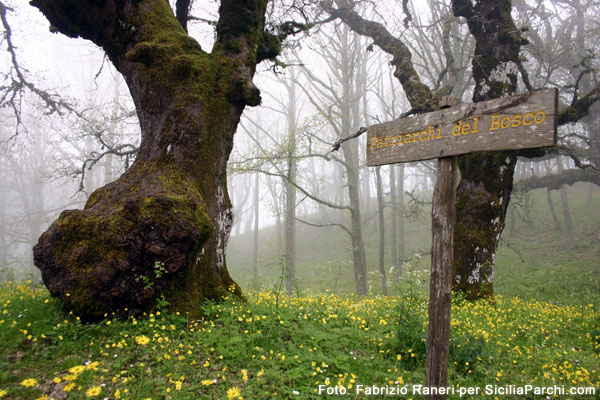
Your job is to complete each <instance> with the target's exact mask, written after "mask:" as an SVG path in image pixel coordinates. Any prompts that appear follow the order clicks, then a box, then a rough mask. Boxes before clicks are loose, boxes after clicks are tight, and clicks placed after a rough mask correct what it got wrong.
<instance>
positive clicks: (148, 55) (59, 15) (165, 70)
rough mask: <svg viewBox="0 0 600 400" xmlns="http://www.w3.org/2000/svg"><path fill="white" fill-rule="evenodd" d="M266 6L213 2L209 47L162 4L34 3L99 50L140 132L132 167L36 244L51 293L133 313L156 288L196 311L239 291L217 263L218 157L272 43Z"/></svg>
mask: <svg viewBox="0 0 600 400" xmlns="http://www.w3.org/2000/svg"><path fill="white" fill-rule="evenodd" d="M266 3H267V1H266V0H250V1H244V2H240V1H231V0H224V1H221V6H220V9H219V14H220V19H219V22H218V25H217V39H216V43H215V46H214V48H213V49H212V52H211V53H207V52H206V51H204V50H203V49H201V47H200V46H199V44H198V43H197V42H196V41H195V40H194V39H192V38H191V37H189V36H188V35H187V34H186V33H185V31H184V29H183V28H182V26H181V24H179V22H178V21H177V19H176V18H175V16H174V15H173V11H172V10H171V8H170V6H169V3H168V2H167V1H164V0H107V1H102V2H98V1H92V0H33V1H32V2H31V4H32V5H34V6H35V7H37V8H39V9H40V11H42V13H44V15H45V16H46V17H47V18H48V20H49V21H50V23H51V24H52V26H53V27H55V28H56V29H57V30H58V31H60V32H61V33H63V34H65V35H67V36H70V37H82V38H85V39H89V40H91V41H93V42H94V43H95V44H96V45H98V46H100V47H102V48H103V49H104V51H105V52H106V54H107V56H108V57H109V59H110V60H111V61H112V63H113V64H114V65H115V67H116V68H117V70H119V72H121V73H122V74H123V77H124V78H125V81H126V82H127V85H128V87H129V91H130V93H131V96H132V98H133V101H134V104H135V107H136V110H137V114H138V118H139V121H140V126H141V132H142V140H141V145H140V150H139V154H138V156H137V159H136V161H135V163H134V164H133V165H132V166H131V168H130V169H129V170H127V172H126V173H124V174H123V175H122V176H121V177H120V178H119V179H118V180H117V181H115V182H113V183H111V184H108V185H106V186H104V187H102V188H100V189H98V190H96V191H95V192H94V193H93V194H92V195H91V196H90V198H89V199H88V201H87V203H86V205H85V207H84V209H83V210H69V211H65V212H63V213H62V214H61V216H60V218H59V219H58V220H57V221H56V222H54V224H52V226H51V227H50V228H49V229H48V231H47V232H45V233H44V234H43V235H42V236H41V237H40V240H39V243H38V244H37V245H36V246H35V248H34V258H35V265H36V266H37V267H38V268H39V269H40V270H41V271H42V277H43V280H44V283H45V284H46V286H47V287H48V288H49V290H50V292H51V294H52V295H53V296H58V297H60V298H62V299H63V300H64V302H65V305H66V306H67V307H68V308H69V309H71V310H73V311H74V312H75V313H77V314H79V315H81V316H82V317H83V318H85V319H99V318H102V316H103V315H104V314H105V313H110V312H115V311H125V310H126V309H127V310H128V312H129V313H134V312H139V311H142V310H145V309H148V308H149V307H152V306H153V305H154V303H155V300H156V298H157V297H160V296H164V298H165V299H166V300H167V301H168V302H170V304H171V306H172V307H173V308H174V309H177V310H180V311H189V312H190V313H192V314H198V313H199V310H200V305H201V302H202V301H203V300H204V299H207V298H209V299H220V298H221V297H222V296H226V295H230V294H231V293H230V292H233V293H234V294H236V295H241V291H240V288H239V287H238V286H237V285H236V284H235V283H234V282H233V280H232V279H231V277H230V275H229V273H228V271H227V267H226V265H225V247H226V244H227V240H228V236H229V231H230V229H231V221H232V213H231V204H230V200H229V195H228V193H227V184H226V163H227V160H228V157H229V154H230V152H231V149H232V145H233V135H234V132H235V129H236V126H237V124H238V122H239V118H240V115H241V113H242V111H243V109H244V107H245V106H246V105H251V106H252V105H257V104H259V103H260V93H259V91H258V89H257V88H256V87H255V86H254V85H253V84H252V77H253V75H254V72H255V68H256V64H257V63H258V62H260V61H261V60H262V59H265V58H270V57H273V56H274V55H275V54H276V53H277V51H278V50H279V47H278V43H276V42H274V41H273V37H272V36H271V35H269V34H267V33H265V32H264V13H265V10H266ZM161 263H162V264H161ZM160 265H162V266H163V267H162V268H164V270H165V271H164V272H160V269H161V268H160V267H158V266H160Z"/></svg>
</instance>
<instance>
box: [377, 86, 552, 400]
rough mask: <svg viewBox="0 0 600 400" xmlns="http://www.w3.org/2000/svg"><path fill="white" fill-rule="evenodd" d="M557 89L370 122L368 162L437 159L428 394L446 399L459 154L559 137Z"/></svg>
mask: <svg viewBox="0 0 600 400" xmlns="http://www.w3.org/2000/svg"><path fill="white" fill-rule="evenodd" d="M556 114H557V90H556V89H547V90H540V91H537V92H532V93H526V94H521V95H517V96H510V97H503V98H500V99H493V100H488V101H483V102H479V103H474V104H467V105H462V106H457V107H453V108H448V109H442V110H439V111H434V112H430V113H427V114H421V115H417V116H413V117H409V118H402V119H399V120H396V121H391V122H385V123H383V124H378V125H373V126H370V127H369V128H368V134H367V166H377V165H384V164H394V163H400V162H408V161H419V160H429V159H432V158H438V171H437V172H438V176H437V183H436V186H435V191H434V194H433V205H432V221H431V230H432V247H431V280H430V293H429V333H428V337H427V361H426V365H425V388H424V393H427V394H426V396H425V398H426V399H436V400H437V399H445V398H446V395H447V394H448V393H452V391H451V388H449V387H448V355H449V347H450V346H449V344H450V306H451V304H450V303H451V286H452V264H453V260H454V256H453V247H454V246H453V228H454V224H455V219H456V210H455V205H454V202H455V198H456V173H457V159H456V157H454V156H456V155H460V154H466V153H472V152H478V151H491V150H517V149H527V148H535V147H549V146H554V145H555V144H556Z"/></svg>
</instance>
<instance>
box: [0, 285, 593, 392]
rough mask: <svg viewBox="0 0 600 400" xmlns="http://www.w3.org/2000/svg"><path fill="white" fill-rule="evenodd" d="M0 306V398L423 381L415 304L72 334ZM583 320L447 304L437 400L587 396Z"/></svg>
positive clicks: (291, 308) (42, 304) (536, 310)
mask: <svg viewBox="0 0 600 400" xmlns="http://www.w3.org/2000/svg"><path fill="white" fill-rule="evenodd" d="M0 293H1V294H0V315H1V316H2V317H1V318H2V319H1V320H0V341H1V342H2V343H3V346H2V348H1V350H0V371H2V372H1V374H0V397H2V398H6V399H49V398H55V399H64V398H67V397H68V398H69V399H86V398H95V399H101V398H109V399H118V398H122V399H235V398H242V397H243V398H245V399H271V398H273V399H292V398H297V399H311V398H323V397H324V393H325V392H326V390H327V389H329V390H331V391H335V390H337V391H338V392H340V391H342V390H345V391H347V398H362V397H365V396H364V394H365V393H366V390H368V389H365V388H371V387H372V386H373V385H375V386H377V387H387V388H399V389H402V388H406V390H407V391H408V394H407V395H406V396H403V398H413V399H419V398H422V396H421V395H420V393H419V392H418V390H417V391H416V392H415V390H416V389H417V388H418V386H413V385H419V384H422V383H423V380H424V371H423V365H424V358H425V345H424V342H423V339H424V337H425V326H426V308H427V307H426V301H425V298H424V297H422V296H417V297H413V298H411V297H408V296H405V297H387V298H386V297H377V298H369V299H359V298H354V297H352V296H343V297H338V296H335V295H332V294H321V295H314V296H303V297H297V298H286V297H283V296H278V294H277V293H273V292H258V293H250V295H249V298H248V301H247V302H245V303H241V302H239V301H236V300H233V299H229V300H226V301H224V302H222V303H220V304H207V305H206V310H205V312H206V316H205V318H204V319H202V320H198V321H190V320H188V319H186V318H185V317H184V316H182V315H176V314H169V313H167V312H164V311H163V312H161V311H160V310H159V311H156V312H154V313H153V314H149V315H146V316H144V317H143V318H139V319H134V318H130V319H128V320H126V321H122V320H117V319H115V318H111V317H110V316H107V318H106V319H105V320H104V321H103V322H102V323H99V324H92V325H90V324H88V325H85V324H81V323H80V321H79V320H78V319H77V318H76V317H74V316H73V315H65V314H64V313H63V312H62V311H61V305H60V304H59V302H58V301H57V300H55V299H52V298H50V297H49V295H48V293H47V291H46V290H44V289H41V288H39V287H35V286H31V284H27V283H25V284H19V285H16V284H12V283H9V284H4V285H3V286H2V290H1V292H0ZM597 307H598V305H594V304H586V305H583V306H581V307H576V306H556V305H552V304H549V303H546V302H538V301H525V300H521V299H519V298H505V297H503V296H498V297H497V298H496V300H495V302H488V301H481V302H476V303H470V302H465V301H462V300H460V299H456V300H455V302H454V304H453V316H452V339H451V364H450V370H449V382H450V385H452V387H453V388H454V390H455V391H456V393H455V394H454V395H452V396H450V398H459V395H458V394H459V392H458V391H459V390H460V388H463V389H465V390H466V388H473V390H474V388H475V387H479V388H481V389H480V390H482V391H484V390H485V388H486V385H489V386H487V387H488V388H489V390H494V389H493V388H494V387H496V388H500V389H501V390H502V388H506V387H509V385H517V386H522V387H525V385H532V387H548V386H553V385H557V386H559V387H561V388H562V387H564V388H565V390H570V388H571V387H576V388H579V389H580V390H584V389H583V388H586V387H587V388H594V387H596V390H598V387H600V375H599V371H600V366H599V357H598V355H599V351H600V336H599V335H600V325H599V322H600V319H599V314H598V309H597ZM361 385H363V386H361ZM336 388H337V389H336ZM361 388H362V389H363V390H365V393H362V394H361V393H360V392H357V390H359V391H360V389H361ZM503 390H506V389H503ZM320 392H321V394H319V393H320ZM374 398H379V397H377V396H375V397H374ZM463 398H481V396H468V395H466V396H464V397H463ZM489 398H491V399H493V398H499V399H507V398H515V399H517V398H523V397H522V396H505V395H498V396H490V397H489ZM529 398H545V396H541V397H539V396H529ZM565 398H575V399H579V398H582V399H583V398H590V399H592V398H595V397H594V396H592V395H587V396H584V395H581V396H566V397H565Z"/></svg>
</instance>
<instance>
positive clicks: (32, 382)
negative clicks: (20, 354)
mask: <svg viewBox="0 0 600 400" xmlns="http://www.w3.org/2000/svg"><path fill="white" fill-rule="evenodd" d="M36 383H37V380H35V379H34V378H28V379H25V380H23V381H22V382H21V386H25V387H33V386H35V384H36Z"/></svg>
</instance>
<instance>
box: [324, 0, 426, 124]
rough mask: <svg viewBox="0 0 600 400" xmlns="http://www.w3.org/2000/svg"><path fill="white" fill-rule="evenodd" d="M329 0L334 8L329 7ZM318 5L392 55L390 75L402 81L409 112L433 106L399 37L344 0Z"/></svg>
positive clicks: (424, 109) (416, 111) (410, 55)
mask: <svg viewBox="0 0 600 400" xmlns="http://www.w3.org/2000/svg"><path fill="white" fill-rule="evenodd" d="M333 3H335V4H336V6H337V8H335V7H333ZM321 7H322V8H323V9H324V10H325V11H326V12H328V13H329V14H330V15H332V16H336V17H338V18H339V19H341V20H342V21H344V22H345V23H346V24H347V25H348V26H349V27H350V28H351V29H352V30H353V31H355V32H356V33H358V34H360V35H363V36H367V37H370V38H371V39H373V41H374V43H375V44H376V45H377V46H378V47H379V48H381V49H382V50H383V51H385V52H386V53H388V54H390V55H391V56H392V57H393V58H392V62H391V64H392V65H393V66H394V67H395V71H394V76H395V77H396V78H397V79H398V80H399V81H400V83H401V84H402V88H403V89H404V91H405V92H406V97H407V98H408V101H409V102H410V105H411V107H412V113H413V114H416V113H421V112H427V111H433V110H434V109H435V105H434V104H433V101H432V94H431V91H430V89H429V88H428V87H427V86H426V85H425V84H423V83H422V82H421V79H420V78H419V75H418V74H417V71H416V70H415V68H414V66H413V63H412V54H411V53H410V50H409V49H408V47H407V46H406V45H405V44H404V43H403V42H402V41H401V40H400V39H398V38H396V37H394V36H393V35H392V34H391V33H390V32H389V31H388V30H387V29H386V28H385V27H384V26H383V25H382V24H380V23H377V22H374V21H369V20H366V19H364V18H362V17H361V16H360V15H358V13H357V12H356V11H354V9H353V6H352V3H351V2H350V1H348V0H326V1H322V2H321Z"/></svg>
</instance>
